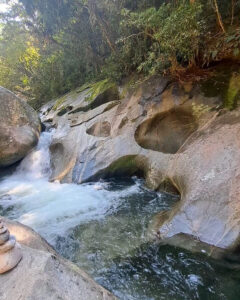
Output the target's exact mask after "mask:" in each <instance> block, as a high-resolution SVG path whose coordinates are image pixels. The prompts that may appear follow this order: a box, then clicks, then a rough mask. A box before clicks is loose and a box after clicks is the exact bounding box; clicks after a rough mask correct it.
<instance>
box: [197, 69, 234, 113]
mask: <svg viewBox="0 0 240 300" xmlns="http://www.w3.org/2000/svg"><path fill="white" fill-rule="evenodd" d="M201 88H202V91H203V92H204V95H205V96H206V97H219V98H221V99H222V107H224V108H227V109H229V110H232V109H234V108H236V107H237V103H238V100H239V96H240V70H239V67H238V66H228V65H222V66H219V67H217V68H216V69H215V73H214V74H213V76H212V77H211V78H209V79H207V80H205V81H204V82H202V85H201Z"/></svg>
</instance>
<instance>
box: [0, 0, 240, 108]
mask: <svg viewBox="0 0 240 300" xmlns="http://www.w3.org/2000/svg"><path fill="white" fill-rule="evenodd" d="M6 2H8V3H9V4H10V7H11V9H10V10H9V11H8V12H6V13H2V14H1V15H0V85H2V86H5V87H7V88H9V89H11V90H13V91H15V92H17V93H20V94H22V95H23V96H25V97H26V98H27V99H29V100H30V101H31V102H32V103H33V104H34V106H35V107H39V106H40V105H41V104H42V103H43V102H45V101H47V100H50V99H51V98H53V97H56V96H58V95H60V94H63V93H65V92H67V91H69V90H70V89H72V88H75V87H76V86H80V85H81V84H83V83H86V82H90V81H92V80H95V79H101V80H103V79H105V78H113V79H114V80H117V81H120V80H121V79H122V78H124V77H126V76H129V75H130V74H132V73H136V72H139V73H141V74H143V75H144V76H148V75H151V74H155V73H162V74H170V75H171V76H174V77H176V78H178V79H180V80H182V79H187V78H188V77H190V78H194V76H195V77H198V76H201V72H203V70H204V69H205V68H206V67H208V66H209V65H210V64H212V63H214V62H216V61H220V60H223V59H238V58H239V55H240V52H239V46H240V25H239V15H240V14H239V13H240V1H238V0H221V1H220V0H168V1H167V0H165V1H164V0H115V1H113V0H98V1H95V0H19V1H18V2H16V1H6Z"/></svg>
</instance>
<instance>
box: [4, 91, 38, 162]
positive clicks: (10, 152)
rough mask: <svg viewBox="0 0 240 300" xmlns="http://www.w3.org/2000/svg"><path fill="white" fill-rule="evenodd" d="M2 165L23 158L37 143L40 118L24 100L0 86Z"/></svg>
mask: <svg viewBox="0 0 240 300" xmlns="http://www.w3.org/2000/svg"><path fill="white" fill-rule="evenodd" d="M0 105H1V110H0V123H1V126H0V167H6V166H9V165H12V164H14V163H15V162H17V161H19V160H21V159H22V158H23V157H24V156H26V154H27V153H28V152H29V151H30V150H31V149H32V148H33V147H34V146H35V145H36V144H37V142H38V138H39V134H40V120H39V117H38V115H37V113H36V112H35V111H34V110H33V109H32V108H31V107H30V106H29V105H28V104H27V103H26V102H25V101H23V100H21V99H19V98H18V97H17V96H16V95H14V94H13V93H11V92H10V91H8V90H7V89H5V88H2V87H0Z"/></svg>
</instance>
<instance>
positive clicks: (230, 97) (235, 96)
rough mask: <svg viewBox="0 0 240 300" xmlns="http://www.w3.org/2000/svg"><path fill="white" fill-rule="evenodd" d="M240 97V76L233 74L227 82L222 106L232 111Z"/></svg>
mask: <svg viewBox="0 0 240 300" xmlns="http://www.w3.org/2000/svg"><path fill="white" fill-rule="evenodd" d="M239 96H240V74H237V73H234V74H233V75H232V77H231V79H230V81H229V86H228V90H227V92H226V97H225V103H224V106H225V107H226V108H228V109H230V110H231V109H234V108H235V107H236V106H237V103H238V101H239Z"/></svg>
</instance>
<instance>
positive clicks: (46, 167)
mask: <svg viewBox="0 0 240 300" xmlns="http://www.w3.org/2000/svg"><path fill="white" fill-rule="evenodd" d="M51 137H52V133H51V132H45V133H43V134H42V135H41V137H40V141H39V144H38V147H37V149H36V150H34V151H33V152H32V153H30V154H29V155H28V156H27V157H26V158H25V159H24V160H23V161H22V162H21V164H20V166H19V167H18V168H17V170H15V172H14V173H13V174H11V175H7V176H6V175H5V176H2V178H1V179H0V215H4V216H7V217H8V218H11V219H15V220H18V221H20V222H22V223H24V224H26V225H29V226H31V227H32V228H34V229H35V230H36V231H37V232H39V233H40V234H41V235H42V236H43V237H45V238H46V239H47V240H48V242H49V243H50V244H52V245H53V247H54V248H55V249H56V250H57V251H58V252H59V253H60V254H62V255H63V256H64V257H66V258H68V259H70V260H72V261H73V262H75V263H76V264H78V265H79V266H80V267H81V268H82V269H84V270H85V271H86V272H88V273H89V274H90V275H91V276H92V277H93V278H94V279H95V280H96V281H97V282H99V283H100V284H102V285H103V286H105V287H106V288H107V289H109V290H110V291H112V292H113V293H114V294H115V295H117V296H118V297H119V298H120V299H126V300H131V299H132V300H145V299H146V300H157V299H164V300H182V299H186V300H188V299H191V300H192V299H201V300H207V299H209V300H210V299H211V300H221V299H226V300H239V299H240V276H239V273H238V272H234V271H230V270H228V269H225V268H224V267H222V266H220V265H219V264H217V263H215V262H214V261H212V260H210V259H207V258H206V257H205V256H203V255H193V254H191V253H189V252H186V251H183V250H181V249H177V248H174V247H169V246H161V247H159V245H158V244H156V243H154V242H151V241H150V240H149V227H150V225H151V220H152V219H153V218H154V216H155V215H156V214H157V213H158V212H159V211H161V210H166V209H170V208H171V206H172V205H174V203H175V201H176V198H174V197H170V196H169V195H166V194H161V193H156V192H152V191H150V190H148V189H146V188H145V187H144V182H143V181H142V180H140V179H137V178H128V179H118V180H116V179H115V180H109V181H99V182H97V183H89V184H83V185H75V184H59V183H57V182H55V183H49V182H48V177H49V175H50V172H51V170H50V159H49V145H50V143H51Z"/></svg>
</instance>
